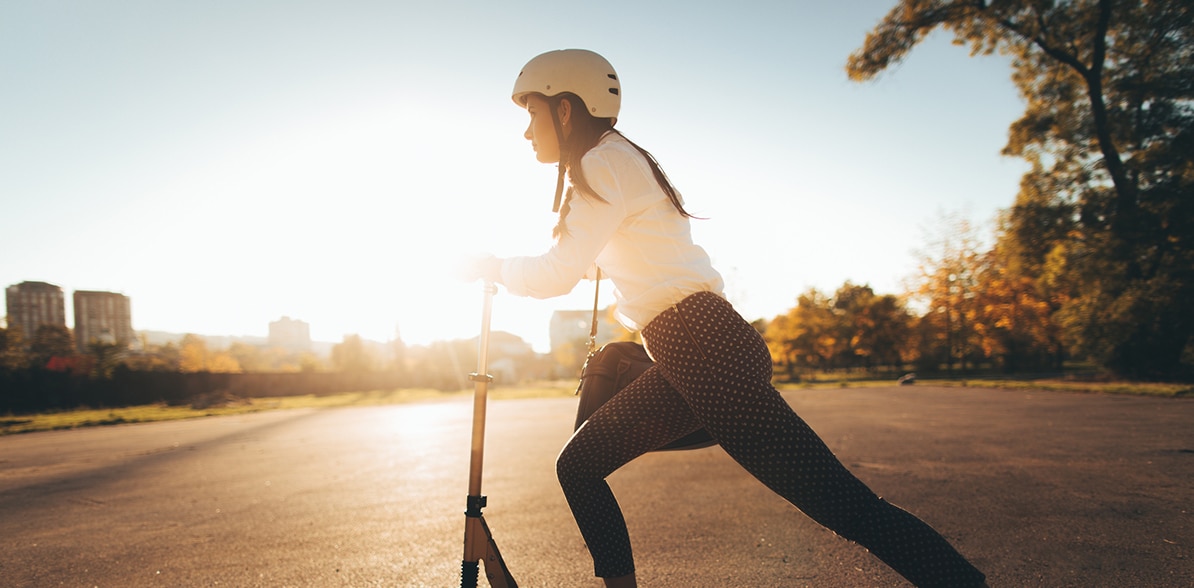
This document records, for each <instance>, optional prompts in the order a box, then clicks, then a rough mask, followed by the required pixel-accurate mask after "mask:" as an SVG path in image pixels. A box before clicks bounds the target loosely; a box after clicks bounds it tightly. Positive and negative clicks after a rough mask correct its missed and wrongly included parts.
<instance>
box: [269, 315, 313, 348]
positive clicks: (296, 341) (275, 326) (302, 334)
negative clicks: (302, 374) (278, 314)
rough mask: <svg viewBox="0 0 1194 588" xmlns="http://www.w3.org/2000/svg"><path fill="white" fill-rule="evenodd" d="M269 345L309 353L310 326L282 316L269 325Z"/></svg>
mask: <svg viewBox="0 0 1194 588" xmlns="http://www.w3.org/2000/svg"><path fill="white" fill-rule="evenodd" d="M269 344H270V346H271V347H281V348H282V349H287V350H290V351H310V350H311V326H310V325H308V324H307V323H305V322H303V321H300V320H295V319H292V318H290V317H288V316H284V317H282V318H280V319H278V320H276V321H273V322H271V323H270V324H269Z"/></svg>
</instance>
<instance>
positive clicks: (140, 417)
mask: <svg viewBox="0 0 1194 588" xmlns="http://www.w3.org/2000/svg"><path fill="white" fill-rule="evenodd" d="M893 385H895V383H894V382H893V381H891V380H869V381H868V380H847V379H841V380H831V379H825V380H820V381H817V382H803V383H784V384H777V385H776V387H777V388H779V389H780V390H782V391H790V390H806V389H833V388H866V387H882V386H893ZM916 385H918V386H958V387H976V388H1006V389H1017V390H1044V391H1057V392H1082V393H1100V394H1131V395H1145V396H1161V397H1170V398H1177V397H1187V396H1194V386H1191V385H1190V384H1159V383H1158V384H1154V383H1130V382H1081V381H1070V380H1027V381H1021V380H998V379H982V380H978V379H968V380H962V379H959V380H921V381H919V382H918V383H917V384H916ZM575 391H576V383H575V382H573V381H558V382H541V383H535V384H527V385H520V386H509V387H507V386H491V387H490V388H489V398H491V399H494V400H508V399H518V398H551V397H568V396H572V394H573V393H574V392H575ZM472 394H473V390H471V389H469V390H459V391H456V392H441V391H439V390H431V389H401V390H371V391H368V392H349V393H345V394H332V395H328V396H313V395H307V396H283V397H276V398H245V399H234V400H232V401H230V402H225V403H223V404H221V405H218V406H211V407H202V408H197V407H192V406H168V405H166V404H151V405H145V406H130V407H125V408H103V409H86V408H84V409H78V410H69V411H60V412H51V413H44V414H33V415H18V416H13V415H8V416H0V435H10V434H14V433H29V432H34V431H52V430H57V429H75V428H79V427H94V426H103V425H117V424H124V423H148V422H154V421H169V420H180V419H192V418H199V417H207V416H220V415H233V414H246V413H253V412H260V411H265V410H287V409H296V408H334V407H341V406H379V405H386V404H402V403H409V402H427V401H434V400H446V399H453V398H464V397H467V396H471V395H472Z"/></svg>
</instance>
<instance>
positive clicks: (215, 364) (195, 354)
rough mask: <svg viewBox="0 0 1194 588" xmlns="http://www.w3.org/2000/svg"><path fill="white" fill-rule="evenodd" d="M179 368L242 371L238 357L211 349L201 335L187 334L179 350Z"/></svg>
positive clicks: (218, 371)
mask: <svg viewBox="0 0 1194 588" xmlns="http://www.w3.org/2000/svg"><path fill="white" fill-rule="evenodd" d="M178 369H179V371H182V372H212V373H237V372H240V371H241V368H240V364H239V363H237V361H236V359H235V358H234V357H232V356H231V355H229V354H228V353H227V352H224V351H215V352H213V351H209V350H208V349H207V341H205V340H204V339H203V337H200V336H199V335H193V334H190V333H188V334H186V335H184V336H183V338H182V342H181V343H180V345H179V350H178Z"/></svg>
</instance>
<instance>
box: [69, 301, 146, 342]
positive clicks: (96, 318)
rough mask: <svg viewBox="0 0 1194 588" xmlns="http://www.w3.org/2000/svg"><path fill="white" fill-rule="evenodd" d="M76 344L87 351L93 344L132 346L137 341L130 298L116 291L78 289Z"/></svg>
mask: <svg viewBox="0 0 1194 588" xmlns="http://www.w3.org/2000/svg"><path fill="white" fill-rule="evenodd" d="M73 300H74V304H75V347H76V348H78V350H79V353H87V350H88V349H87V348H88V346H89V345H91V344H92V343H107V344H116V345H119V346H121V347H129V346H131V345H133V344H134V343H135V342H136V340H137V335H136V333H135V332H134V331H133V314H132V304H131V303H130V302H129V297H128V296H125V295H124V294H117V293H115V292H92V291H87V290H75V294H74V297H73Z"/></svg>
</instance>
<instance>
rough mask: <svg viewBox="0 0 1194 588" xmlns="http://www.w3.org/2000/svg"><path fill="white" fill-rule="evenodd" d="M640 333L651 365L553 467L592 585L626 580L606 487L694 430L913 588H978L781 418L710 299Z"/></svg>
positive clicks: (930, 536)
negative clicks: (588, 557) (625, 468)
mask: <svg viewBox="0 0 1194 588" xmlns="http://www.w3.org/2000/svg"><path fill="white" fill-rule="evenodd" d="M642 334H643V339H644V340H645V341H646V344H647V348H648V349H649V350H650V353H651V356H652V357H653V358H654V359H655V361H656V364H655V366H654V367H652V368H651V369H649V370H647V371H646V372H645V373H644V374H643V375H642V376H639V378H638V379H636V380H635V381H634V382H633V383H631V384H630V385H629V386H627V387H626V388H625V389H623V390H622V391H621V392H619V393H618V394H617V395H616V396H615V397H614V398H613V399H612V400H610V401H609V402H608V403H606V404H605V405H604V406H603V407H601V409H599V410H598V411H597V412H595V413H594V414H593V416H592V417H590V418H589V420H588V421H587V422H586V423H585V424H584V425H583V426H582V427H581V428H580V429H579V430H577V432H576V434H575V435H573V436H572V439H571V440H569V441H568V444H567V445H566V446H565V447H564V449H563V451H561V453H560V456H559V458H558V459H557V461H556V470H557V475H558V476H559V480H560V486H561V487H562V488H563V490H564V494H565V496H566V497H567V499H568V505H569V506H570V507H571V509H572V515H573V517H574V518H575V519H576V523H577V526H578V527H580V532H581V535H582V536H583V537H584V539H585V542H586V543H587V544H588V546H589V552H590V554H592V556H593V566H594V572H595V573H596V575H597V576H599V577H603V578H612V577H618V576H624V575H627V574H630V573H632V572H633V571H634V559H633V556H632V555H631V550H630V537H629V534H628V532H627V530H626V521H625V520H624V519H623V517H622V511H621V509H620V508H619V507H618V503H617V500H616V499H615V498H614V495H613V493H612V492H611V491H610V488H609V485H608V484H606V482H605V478H606V477H607V476H609V475H610V474H611V473H613V472H614V470H617V469H618V468H619V467H621V466H622V465H624V464H626V463H627V462H629V461H630V460H632V459H634V458H635V457H638V456H639V455H642V454H643V453H646V452H648V451H650V450H652V449H654V448H656V447H659V446H661V445H664V444H666V443H668V442H671V441H673V440H675V439H678V438H680V437H682V436H684V435H686V434H688V433H690V432H692V431H695V430H697V429H698V428H700V427H702V426H703V427H705V428H706V429H707V430H708V431H709V433H710V434H711V435H712V436H713V438H714V439H717V441H718V442H719V443H720V444H721V447H722V448H723V449H724V450H725V451H726V453H728V454H729V455H730V457H732V458H733V459H734V460H735V461H737V462H738V463H739V464H741V465H742V467H744V468H746V470H747V471H749V472H750V473H751V474H752V475H754V476H755V477H756V478H758V479H759V480H760V481H761V482H763V483H764V484H766V485H767V487H768V488H771V489H772V490H773V491H775V492H776V493H777V494H779V495H780V496H782V497H784V498H785V499H787V500H788V501H789V502H791V503H792V504H793V505H794V506H796V508H799V509H800V510H801V511H803V512H804V513H805V514H807V515H808V516H809V517H811V518H812V519H813V520H815V521H817V522H818V523H820V524H822V525H824V526H825V527H827V528H829V529H831V530H833V531H834V532H836V533H837V534H839V535H841V536H842V537H845V538H846V539H849V540H851V541H854V542H857V543H858V544H860V545H862V546H863V547H866V548H867V549H869V550H870V551H871V553H873V554H875V555H876V556H877V557H878V558H879V559H881V560H883V561H884V562H885V563H887V564H888V565H890V566H891V567H892V568H893V569H894V570H896V571H897V572H899V573H900V574H902V575H903V576H904V577H905V578H907V579H908V580H909V581H911V582H912V583H913V584H915V585H916V586H922V587H925V586H949V587H951V588H958V587H967V586H979V585H981V584H982V582H983V579H984V577H983V574H982V573H981V572H979V571H978V570H977V569H975V568H974V567H973V566H972V565H970V563H968V562H967V561H966V560H965V559H963V558H962V556H961V555H959V554H958V552H957V551H955V550H954V548H953V547H951V546H950V545H949V543H947V542H946V541H945V539H944V538H942V537H941V535H939V534H938V533H937V532H936V531H934V530H933V529H932V528H931V527H929V526H928V525H926V524H925V523H923V522H922V521H920V519H917V518H916V517H914V516H913V515H911V514H909V513H907V512H905V511H904V510H901V509H900V508H898V507H896V506H894V505H892V504H889V503H887V502H886V501H884V500H883V499H881V498H879V497H878V496H876V495H875V494H874V493H873V492H871V490H870V489H869V488H867V487H866V485H865V484H863V483H862V482H861V481H859V480H858V479H857V478H855V477H854V476H853V475H852V474H850V472H849V471H847V470H846V468H845V467H844V466H842V464H841V462H839V461H838V460H837V458H836V457H835V456H834V455H833V453H831V452H830V450H829V448H828V447H827V446H826V445H825V443H824V442H823V441H821V439H820V438H819V437H818V436H817V434H816V433H814V432H813V430H812V429H810V428H809V426H808V425H807V424H805V422H804V421H803V420H802V419H801V418H800V417H799V416H798V415H797V414H796V413H795V412H793V411H792V409H791V407H790V406H789V405H788V404H787V402H785V401H784V399H783V397H781V396H780V395H779V393H778V392H777V391H776V390H775V388H773V387H772V386H771V356H770V354H769V353H768V351H767V346H766V344H765V343H764V342H763V339H762V337H760V336H759V334H758V332H756V331H755V330H754V328H753V327H751V326H750V324H749V323H747V322H746V321H745V320H743V319H742V317H741V316H739V315H738V313H737V312H736V311H735V310H734V309H733V307H731V306H730V304H729V303H728V302H727V301H726V300H725V299H723V298H722V297H721V296H718V295H716V294H713V293H710V292H702V293H698V294H694V295H692V296H689V297H688V298H686V299H685V300H684V301H683V302H681V303H680V304H678V305H676V306H673V307H672V308H670V309H668V310H667V311H665V312H664V313H662V314H660V315H659V316H658V317H656V318H655V319H654V320H653V321H651V323H650V324H648V325H647V327H646V328H645V329H643V332H642Z"/></svg>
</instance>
